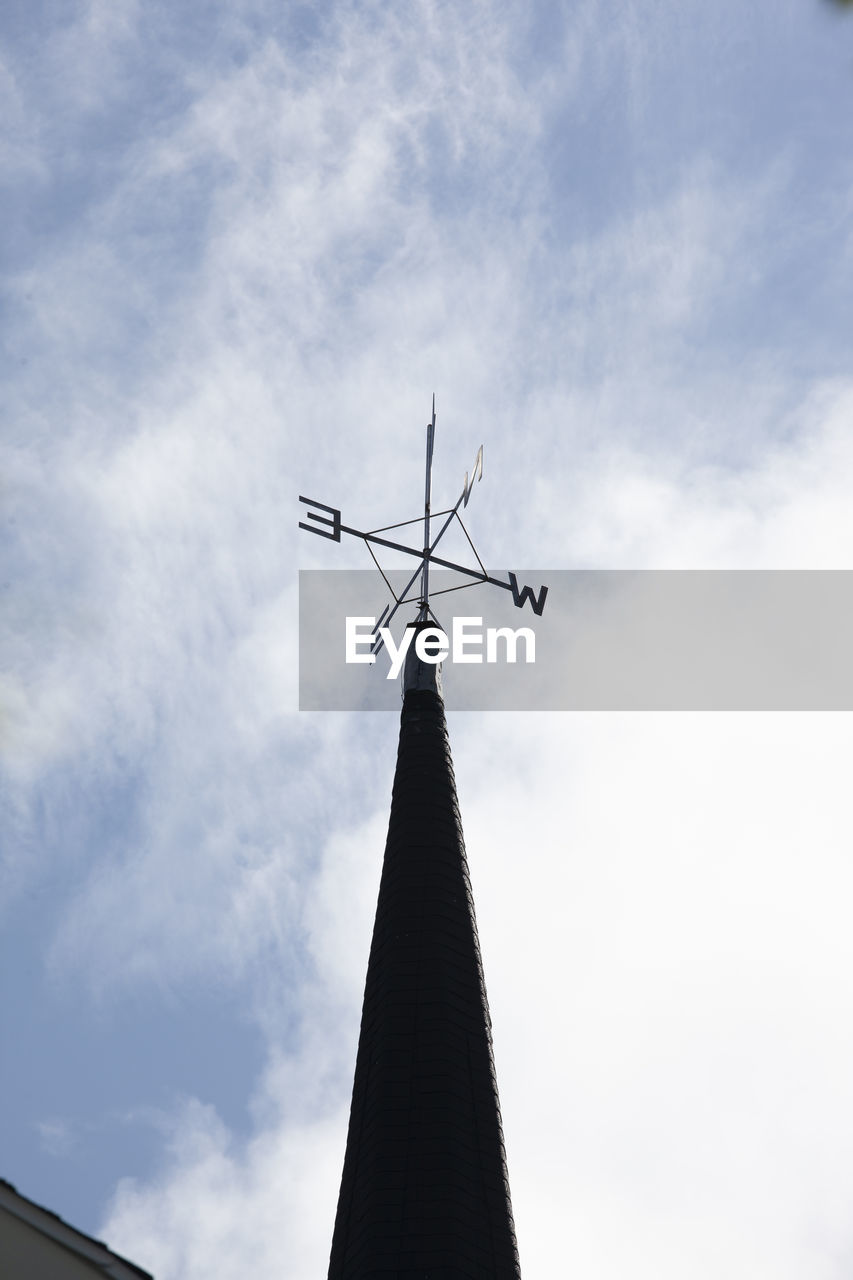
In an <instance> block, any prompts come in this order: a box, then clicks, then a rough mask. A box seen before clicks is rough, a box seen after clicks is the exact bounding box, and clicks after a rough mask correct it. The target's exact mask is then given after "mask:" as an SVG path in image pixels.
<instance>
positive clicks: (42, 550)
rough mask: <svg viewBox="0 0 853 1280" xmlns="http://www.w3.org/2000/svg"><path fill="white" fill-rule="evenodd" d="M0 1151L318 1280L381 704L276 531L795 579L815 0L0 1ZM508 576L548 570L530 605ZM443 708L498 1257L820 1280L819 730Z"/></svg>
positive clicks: (146, 1233)
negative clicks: (311, 634) (791, 573)
mask: <svg viewBox="0 0 853 1280" xmlns="http://www.w3.org/2000/svg"><path fill="white" fill-rule="evenodd" d="M0 50H2V52H0V119H2V121H3V136H2V140H1V141H0V176H2V184H3V191H2V208H3V218H2V224H3V230H2V236H0V255H2V260H1V261H0V271H1V272H2V293H0V299H2V355H0V359H2V382H3V408H2V414H1V415H0V417H1V418H2V441H1V442H0V447H2V488H0V502H2V515H0V518H2V544H0V545H2V561H3V566H2V584H3V594H4V607H3V611H2V619H0V643H1V644H2V678H1V679H2V683H0V753H2V803H0V825H1V826H2V830H0V844H2V857H3V864H2V890H1V891H0V892H2V898H1V899H0V937H2V1005H3V1008H2V1028H3V1030H2V1060H0V1067H1V1069H2V1090H0V1097H2V1104H0V1106H2V1118H3V1143H2V1149H3V1167H2V1169H0V1175H2V1176H3V1177H4V1178H6V1179H7V1180H8V1181H10V1182H12V1183H14V1184H15V1185H16V1186H17V1188H18V1190H19V1191H20V1192H21V1193H22V1194H24V1195H26V1196H28V1197H30V1198H31V1199H34V1200H36V1201H37V1202H39V1203H41V1204H44V1205H46V1206H47V1207H49V1208H50V1209H52V1210H53V1211H55V1212H57V1213H59V1214H61V1215H62V1216H63V1217H65V1218H66V1219H67V1220H69V1221H70V1222H72V1223H73V1224H74V1225H75V1226H77V1227H79V1228H80V1229H82V1230H84V1231H86V1232H88V1233H90V1234H94V1235H96V1236H98V1237H99V1238H101V1239H104V1240H106V1242H107V1243H108V1244H109V1245H110V1247H111V1248H113V1249H115V1250H117V1251H118V1252H120V1253H124V1254H125V1255H127V1256H128V1257H130V1258H131V1259H133V1260H134V1261H135V1262H136V1263H138V1264H139V1265H140V1266H143V1267H145V1268H146V1269H148V1270H149V1271H151V1272H152V1273H153V1274H154V1275H155V1276H156V1278H157V1280H201V1277H204V1280H237V1277H241V1278H242V1277H243V1276H245V1275H246V1274H252V1275H253V1276H255V1277H257V1278H258V1280H265V1278H266V1277H270V1278H272V1277H280V1276H287V1277H288V1278H289V1280H309V1278H311V1280H314V1278H315V1277H317V1276H321V1275H323V1274H325V1268H326V1266H327V1261H328V1252H329V1247H330V1243H331V1234H332V1226H333V1221H334V1213H335V1206H336V1201H337V1192H338V1185H339V1179H340V1171H341V1166H342V1161H343V1149H344V1141H345V1135H346V1120H347V1114H348V1107H349V1095H350V1090H351V1084H352V1070H353V1065H354V1061H355V1046H356V1039H357V1034H358V1021H359V1014H360V1002H361V996H362V992H363V981H364V973H365V970H366V962H367V954H368V948H369V942H370V932H371V927H372V916H373V911H374V908H375V902H376V893H377V889H378V882H379V872H380V865H381V857H382V849H383V845H384V839H385V829H386V824H387V814H388V806H389V800H390V789H391V781H392V777H393V768H394V755H395V751H396V738H397V723H396V718H395V716H394V715H393V714H390V713H381V714H380V713H377V714H373V715H369V714H359V713H322V712H313V713H308V712H302V713H300V712H299V711H298V709H297V708H298V698H297V671H298V650H297V640H298V610H297V574H298V570H299V569H300V568H302V569H307V568H322V569H329V568H346V569H356V568H369V567H370V564H369V561H368V560H366V552H365V551H364V548H363V547H362V546H360V545H359V544H357V543H356V542H354V541H351V542H350V543H348V544H347V543H344V542H342V543H341V544H340V545H336V544H334V543H332V542H329V541H325V540H322V539H320V538H312V537H310V536H309V535H307V534H305V533H300V531H299V530H298V528H297V525H298V521H299V519H301V518H302V516H303V511H304V509H302V508H300V506H299V504H298V501H297V498H298V495H299V494H300V493H301V494H308V495H310V496H312V497H315V498H319V499H320V500H321V501H325V502H328V503H332V504H334V505H336V506H339V507H341V508H342V509H343V511H344V518H345V519H346V520H347V521H348V522H349V523H351V524H353V525H354V526H355V527H358V528H372V527H376V526H377V525H378V524H388V523H391V522H392V521H395V520H405V519H409V518H412V517H414V516H417V515H418V511H419V506H420V502H421V500H422V485H423V475H422V467H423V446H424V424H425V423H426V421H427V417H428V416H429V411H430V401H431V396H432V394H433V392H435V395H436V407H437V413H438V418H437V436H436V449H435V469H434V482H433V483H434V493H435V495H436V497H437V498H438V497H440V496H441V495H446V497H447V498H448V499H450V500H451V501H453V500H455V498H456V496H458V493H459V490H460V488H461V483H462V477H463V475H464V472H465V470H466V469H470V468H471V466H472V464H473V461H474V458H475V455H476V451H477V448H478V447H479V445H480V444H481V443H482V444H484V445H485V452H484V475H483V482H482V484H478V485H477V488H476V491H475V493H474V495H473V496H472V500H471V504H470V506H469V508H468V520H467V523H468V526H469V528H470V529H471V532H472V535H473V536H474V538H475V540H476V543H477V547H478V550H479V551H480V553H481V555H483V556H484V557H485V558H486V560H487V563H488V564H489V565H490V566H494V568H495V569H498V568H500V569H508V568H514V567H516V566H535V567H538V568H540V569H542V570H543V571H547V570H548V569H553V570H557V569H575V568H587V569H610V568H618V569H652V568H653V569H707V568H723V569H813V570H817V569H847V568H851V563H850V561H851V546H853V515H852V514H851V507H850V500H849V495H850V492H851V483H853V436H851V432H850V424H851V420H853V368H851V364H852V363H853V362H851V356H850V337H849V335H850V332H851V327H853V326H851V320H853V316H851V302H850V299H851V297H853V217H851V215H853V148H851V146H850V130H851V124H850V122H851V118H853V115H851V109H853V15H849V14H845V13H844V12H843V10H842V8H841V7H840V6H832V5H830V4H829V3H828V2H827V0H774V3H773V4H755V5H744V4H742V3H741V2H740V0H719V3H717V4H714V5H708V4H701V3H699V2H698V0H679V2H678V3H676V2H675V0H654V2H653V3H651V4H649V3H648V2H647V0H646V2H645V3H642V4H641V3H639V2H638V0H626V2H625V3H623V4H620V5H616V6H614V5H612V4H605V3H603V2H601V0H574V2H573V3H568V2H567V3H559V2H558V0H557V2H555V0H548V2H547V3H544V2H540V0H532V2H531V3H528V4H525V5H513V4H507V3H500V2H499V0H471V2H470V3H468V4H465V5H454V4H450V3H443V2H441V0H413V2H412V3H411V4H410V5H407V6H405V7H404V6H399V5H391V4H389V3H387V2H386V3H380V2H374V3H357V2H356V0H340V2H336V0H329V2H328V3H315V4H303V5H299V4H289V5H284V4H280V3H279V4H274V3H272V2H271V0H228V2H227V3H222V2H220V0H193V2H192V3H190V2H189V0H169V2H168V3H165V0H147V2H146V3H144V4H143V3H141V2H139V0H63V2H62V3H59V0H28V3H26V4H24V3H22V2H21V0H7V3H6V4H5V5H4V6H3V11H2V15H0ZM543 580H545V578H544V573H543ZM447 712H448V719H449V727H450V735H451V742H452V749H453V755H454V763H455V769H456V777H457V784H458V789H459V798H460V806H461V811H462V816H463V822H464V827H465V835H466V844H467V848H468V857H469V863H470V869H471V877H472V882H473V887H474V893H475V899H476V903H477V913H478V925H479V932H480V939H481V945H482V950H483V959H484V966H485V974H486V982H487V986H488V991H489V1000H490V1007H491V1014H492V1021H493V1030H494V1037H495V1055H496V1063H497V1072H498V1081H499V1088H500V1093H501V1107H502V1113H503V1120H504V1129H505V1137H506V1145H507V1156H508V1164H509V1175H510V1183H511V1187H512V1196H513V1207H514V1212H515V1218H516V1227H517V1234H518V1242H519V1251H520V1256H521V1263H522V1270H523V1274H524V1276H525V1280H544V1278H545V1277H553V1276H554V1275H558V1274H566V1275H572V1276H576V1277H580V1278H582V1280H616V1277H619V1280H621V1278H622V1277H623V1276H624V1275H625V1274H626V1272H628V1271H630V1274H631V1275H632V1276H633V1277H636V1278H637V1280H643V1278H644V1277H650V1278H651V1277H654V1280H675V1278H676V1277H678V1280H682V1277H683V1276H684V1275H685V1274H686V1275H690V1276H691V1277H692V1278H693V1280H706V1278H708V1280H710V1277H712V1276H713V1277H714V1280H716V1277H717V1276H719V1275H720V1274H726V1275H727V1276H729V1277H731V1280H747V1277H748V1280H802V1277H803V1276H809V1277H810V1280H840V1278H841V1277H842V1276H843V1277H847V1276H849V1274H850V1271H851V1267H853V1215H852V1214H851V1199H853V1156H851V1152H853V1022H851V1019H850V1016H849V1013H850V1009H851V1007H853V932H851V930H850V928H849V915H850V911H849V901H850V894H851V890H853V871H851V866H850V849H851V844H853V841H852V840H851V837H853V818H851V808H850V799H849V774H850V769H849V759H850V750H851V746H853V726H851V722H850V717H849V715H848V714H845V713H840V712H838V713H833V712H826V713H805V712H804V713H796V714H793V713H790V714H789V713H782V712H777V713H766V714H747V713H706V714H695V713H687V712H683V713H652V712H650V713H636V712H634V713H630V712H619V711H614V712H608V713H591V712H590V713H568V712H564V713H557V712H554V713H547V712H543V713H536V714H533V713H521V712H517V713H474V712H470V713H462V712H457V713H456V714H455V715H454V709H453V706H452V703H451V702H450V700H449V699H448V708H447Z"/></svg>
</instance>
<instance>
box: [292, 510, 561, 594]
mask: <svg viewBox="0 0 853 1280" xmlns="http://www.w3.org/2000/svg"><path fill="white" fill-rule="evenodd" d="M299 501H300V502H304V503H305V505H306V506H310V507H317V508H318V509H319V510H320V511H328V512H329V514H330V515H331V519H328V518H327V517H326V516H322V515H318V514H317V512H315V511H308V512H307V513H306V514H307V516H308V519H309V520H315V521H317V524H323V525H328V526H329V527H330V529H331V532H327V531H326V530H325V529H319V528H317V525H315V524H305V523H304V522H303V521H302V520H300V521H299V528H300V529H307V530H308V532H309V533H316V534H318V535H319V536H320V537H321V538H331V539H332V540H333V541H334V542H340V540H341V534H342V533H348V534H351V535H352V537H354V538H361V540H362V541H363V542H370V543H374V544H375V545H376V546H379V547H387V548H388V549H389V550H391V551H402V552H403V554H404V555H407V556H415V557H416V558H417V559H418V560H421V561H424V560H428V561H429V563H430V564H434V565H438V566H439V567H440V568H442V569H453V570H454V571H455V572H456V573H462V574H464V575H465V576H466V577H468V578H471V579H472V580H473V581H475V582H490V583H491V584H492V586H493V587H503V589H504V591H511V592H512V599H513V603H514V604H515V605H516V606H517V607H518V608H519V609H521V608H523V607H524V603H525V601H527V600H529V601H530V607H531V608H532V610H533V612H534V613H535V614H536V615H537V617H539V616H541V614H542V610H543V609H544V608H545V599H546V597H547V595H548V588H547V587H545V586H543V587H540V588H539V594H538V595H537V594H536V593H535V592H534V590H533V588H532V587H529V586H521V587H519V585H518V579H517V577H516V576H515V574H514V573H509V574H508V578H509V581H508V582H502V581H501V579H500V578H494V577H492V575H491V574H489V573H481V572H480V571H479V570H477V569H471V568H469V567H468V566H467V565H464V564H456V563H455V562H454V561H453V560H444V559H443V558H442V557H441V556H437V555H435V554H434V553H433V550H432V547H430V548H429V549H428V550H427V551H426V552H425V551H424V550H423V548H421V547H407V546H405V545H404V544H403V543H402V542H393V541H392V540H391V539H390V538H380V536H379V534H377V533H366V532H364V531H363V530H362V529H353V528H352V527H351V526H350V525H348V524H344V523H343V522H342V520H341V512H340V510H339V509H338V508H337V507H329V506H326V504H325V503H324V502H318V501H317V500H316V498H305V497H303V496H302V494H300V495H299ZM453 514H455V509H454V512H451V515H453ZM404 523H408V521H406V522H404ZM449 523H450V521H449V520H448V522H447V524H449ZM446 527H447V525H445V528H446ZM441 532H442V533H443V532H444V529H442V531H441ZM440 537H441V534H439V538H440ZM437 542H438V538H436V540H435V542H434V543H433V546H435V543H437ZM417 572H419V570H418V571H417ZM417 572H416V573H415V577H417ZM412 581H414V578H413V579H412ZM409 585H411V583H410V584H409ZM404 594H405V593H404Z"/></svg>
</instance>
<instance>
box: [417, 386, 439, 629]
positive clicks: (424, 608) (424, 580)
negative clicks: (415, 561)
mask: <svg viewBox="0 0 853 1280" xmlns="http://www.w3.org/2000/svg"><path fill="white" fill-rule="evenodd" d="M434 441H435V392H434V391H433V393H432V421H431V422H428V423H427V444H426V482H425V486H424V563H423V572H422V573H421V606H420V612H419V614H418V620H419V621H420V622H425V621H426V619H427V617H428V615H429V517H430V500H431V496H432V450H433V444H434Z"/></svg>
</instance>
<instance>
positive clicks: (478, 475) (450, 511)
mask: <svg viewBox="0 0 853 1280" xmlns="http://www.w3.org/2000/svg"><path fill="white" fill-rule="evenodd" d="M426 431H427V438H426V478H425V484H424V514H423V529H424V534H423V546H422V547H409V546H406V545H405V544H404V543H402V542H394V541H392V540H391V539H390V538H384V537H381V536H380V535H382V534H384V533H390V532H391V531H392V530H393V529H402V528H404V527H405V526H406V525H410V524H420V522H421V517H420V516H417V517H416V518H415V519H413V520H402V521H400V523H399V524H391V525H384V526H383V527H381V528H379V529H371V530H368V531H367V532H365V531H364V530H362V529H353V528H351V527H350V526H349V525H346V524H344V523H343V522H342V520H341V512H340V510H339V508H338V507H330V506H327V504H326V503H325V502H318V501H317V499H316V498H305V497H303V496H302V494H300V495H299V501H300V502H304V503H305V505H306V506H307V507H313V508H315V509H314V510H312V511H308V512H306V515H307V519H308V520H312V521H313V522H314V523H313V524H308V523H306V522H305V521H302V520H300V521H299V528H300V529H307V531H308V532H309V533H316V534H317V535H318V537H321V538H330V539H331V540H332V541H333V542H340V540H341V534H342V533H348V534H350V535H351V536H352V537H354V538H361V540H362V542H364V544H365V546H366V547H367V549H368V551H369V552H370V554H371V556H372V557H373V562H374V564H375V565H376V567H377V569H378V570H379V572H380V573H381V574H382V577H383V578H384V579H385V583H386V585H387V587H388V590H389V591H390V592H391V594H392V596H393V597H394V600H395V604H394V608H393V609H391V610H390V613H389V608H390V606H388V607H387V608H386V609H385V612H384V613H383V615H382V617H381V618H379V620H378V621H377V623H376V626H375V628H374V633H373V634H374V636H375V637H376V638H377V642H375V643H374V649H375V652H378V651H379V649H380V648H381V645H382V641H381V638H379V636H378V632H379V628H380V626H383V625H384V626H386V627H387V625H388V624H389V623H390V621H391V619H392V618H393V617H394V614H395V613H396V612H397V610H398V609H399V608H400V606H401V605H403V604H406V603H409V602H411V600H412V599H416V600H417V603H418V607H419V612H418V621H419V622H426V621H427V620H428V618H429V617H430V616H432V617H433V619H434V620H435V621H436V622H437V621H438V619H437V618H435V614H434V613H433V612H432V609H431V608H430V603H429V601H430V585H429V570H430V565H437V566H439V567H440V568H442V569H452V570H454V572H456V573H461V574H462V575H463V576H465V577H467V578H469V579H470V581H469V582H466V583H463V585H462V587H447V588H444V589H443V590H441V591H434V592H433V593H432V594H433V595H434V596H437V595H445V594H446V593H447V592H449V591H460V590H462V589H463V588H464V587H470V586H475V585H476V584H477V583H479V582H489V583H491V585H492V586H494V587H502V588H503V590H504V591H510V592H512V599H513V603H514V604H515V605H516V607H517V608H519V609H521V608H523V607H524V604H525V602H526V601H529V602H530V607H531V608H532V610H533V612H534V613H535V614H536V615H537V617H538V616H540V615H541V613H542V610H543V609H544V608H545V599H546V597H547V595H548V588H547V587H546V586H542V587H540V588H539V592H538V594H537V593H536V592H534V590H533V588H532V587H530V586H526V585H525V586H519V584H518V579H517V577H516V575H515V574H514V573H511V572H508V573H507V581H506V582H504V581H503V580H502V579H501V578H495V577H493V576H492V575H491V574H490V573H487V572H486V569H485V567H484V565H483V562H482V560H481V559H480V557H479V555H478V554H477V549H476V547H475V546H474V543H473V542H472V541H471V537H470V535H469V533H468V530H467V529H466V528H465V525H464V524H463V522H462V517H461V516H460V514H459V508H460V506H461V507H467V505H468V500H469V498H470V497H471V492H472V490H473V488H474V482H475V480H482V478H483V446H482V445H480V448H479V449H478V451H477V457H476V460H475V462H474V467H473V469H472V471H471V476H470V479H469V477H468V472H467V471H466V472H465V481H464V484H463V486H462V492H461V493H460V495H459V497H458V498H457V500H456V504H455V506H453V507H449V508H447V510H445V511H438V512H436V514H435V515H434V516H433V514H432V512H431V509H430V508H431V501H432V455H433V447H434V444H435V395H433V397H432V419H431V420H430V421H429V422H428V423H427V428H426ZM321 512H326V514H325V515H322V514H320V513H321ZM442 516H445V517H446V519H445V521H444V524H443V525H442V526H441V528H440V529H439V531H438V533H437V534H436V536H435V537H434V538H433V540H432V541H430V534H431V522H432V520H433V519H435V520H439V519H441V517H442ZM454 520H457V521H458V522H459V524H460V526H461V528H462V532H463V533H464V534H465V537H466V538H467V539H468V544H469V546H470V547H471V550H472V551H473V552H474V556H475V558H476V560H477V564H478V565H479V569H472V568H471V567H470V566H468V565H463V564H455V563H454V562H453V561H452V560H444V559H442V557H441V556H437V555H436V554H435V549H436V547H437V546H438V544H439V542H440V541H441V539H442V538H443V536H444V534H445V533H446V531H447V529H448V528H449V527H450V525H451V523H452V522H453V521H454ZM373 546H379V547H387V548H389V550H392V551H401V552H403V554H404V555H408V556H414V557H415V558H416V559H417V560H419V561H420V564H419V565H418V567H417V568H416V569H415V572H414V573H413V574H412V576H411V578H410V579H409V581H408V582H407V584H406V586H405V587H404V588H403V591H402V593H401V594H400V595H399V596H398V595H397V593H396V592H395V591H394V589H393V587H392V586H391V583H390V582H389V581H388V578H387V577H386V575H385V573H384V571H383V569H382V566H381V565H380V564H379V561H378V560H377V559H376V556H375V555H374V553H373V549H372V548H373ZM419 576H420V580H421V582H420V592H419V595H418V596H417V597H409V596H408V592H409V590H410V589H411V587H412V586H413V585H414V583H415V581H416V580H417V578H418V577H419ZM386 615H387V616H386Z"/></svg>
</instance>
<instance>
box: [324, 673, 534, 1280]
mask: <svg viewBox="0 0 853 1280" xmlns="http://www.w3.org/2000/svg"><path fill="white" fill-rule="evenodd" d="M416 665H417V667H418V668H420V671H417V670H414V671H412V670H411V669H408V670H407V678H406V685H407V689H406V692H405V695H404V702H403V711H402V716H401V724H400V744H399V749H398V754H397V768H396V774H395V778H394V789H393V794H392V800H391V818H390V822H389V827H388V840H387V843H386V846H385V859H384V864H383V869H382V878H381V882H380V888H379V901H378V905H377V909H376V923H375V926H374V931H373V942H372V945H371V949H370V960H369V962H368V969H367V983H366V987H365V995H364V1008H363V1012H362V1021H361V1034H360V1038H359V1045H358V1054H357V1058H356V1068H355V1082H354V1085H353V1096H352V1109H351V1112H350V1122H349V1133H348V1136H347V1147H346V1156H345V1159H344V1169H343V1177H342V1180H341V1190H340V1197H339V1201H338V1212H337V1218H336V1221H335V1230H334V1237H333V1241H332V1254H331V1261H330V1264H329V1280H368V1278H370V1280H391V1278H392V1277H393V1280H518V1277H519V1276H520V1271H519V1264H518V1250H517V1248H516V1242H515V1230H514V1226H513V1220H512V1207H511V1204H510V1195H509V1185H508V1182H507V1172H506V1157H505V1153H504V1142H503V1133H502V1129H501V1115H500V1108H499V1105H498V1092H497V1083H496V1079H495V1068H494V1060H493V1055H492V1037H491V1024H490V1019H489V1012H488V1005H487V1001H486V991H485V986H484V983H483V969H482V964H481V961H480V948H479V943H478V939H477V926H476V922H475V918H474V902H473V898H472V896H471V884H470V881H469V878H468V865H467V861H466V857H465V845H464V842H463V838H462V826H461V822H460V818H459V808H458V804H457V799H456V784H455V781H454V776H453V763H452V760H451V757H450V746H449V742H448V736H447V725H446V722H445V717H444V704H443V702H442V699H441V696H440V693H439V692H438V688H437V682H436V679H435V674H436V668H435V667H431V668H430V669H429V671H427V672H425V671H424V667H423V665H422V664H420V663H417V664H416ZM425 677H426V678H425Z"/></svg>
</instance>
